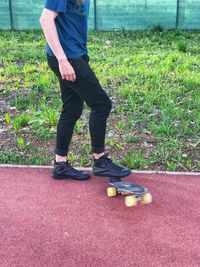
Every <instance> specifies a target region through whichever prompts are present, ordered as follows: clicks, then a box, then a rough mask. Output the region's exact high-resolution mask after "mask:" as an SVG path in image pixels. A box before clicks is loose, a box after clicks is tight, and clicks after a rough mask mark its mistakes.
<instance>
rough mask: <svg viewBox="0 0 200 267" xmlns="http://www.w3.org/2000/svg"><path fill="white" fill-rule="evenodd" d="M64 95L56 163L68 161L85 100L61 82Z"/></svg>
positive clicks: (59, 123) (56, 148)
mask: <svg viewBox="0 0 200 267" xmlns="http://www.w3.org/2000/svg"><path fill="white" fill-rule="evenodd" d="M59 82H60V89H61V94H62V102H63V107H62V112H61V114H60V119H59V122H58V125H57V137H56V147H55V150H54V152H55V154H56V161H62V160H63V159H64V158H66V159H67V154H68V149H69V145H70V142H71V138H72V134H73V130H74V126H75V124H76V121H77V120H78V119H79V118H80V116H81V114H82V111H83V102H84V101H83V100H82V98H81V97H80V96H79V95H77V94H76V93H75V92H74V91H73V90H72V89H71V88H69V87H68V85H67V84H66V83H65V82H64V81H61V80H59Z"/></svg>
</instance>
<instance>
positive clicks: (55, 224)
mask: <svg viewBox="0 0 200 267" xmlns="http://www.w3.org/2000/svg"><path fill="white" fill-rule="evenodd" d="M50 174H51V169H50V168H47V169H42V168H11V167H2V168H0V182H1V185H0V267H18V266H20V267H21V266H26V267H35V266H37V267H43V266H45V267H61V266H62V267H68V266H69V267H73V266H76V267H79V266H80V267H87V266H95V267H101V266H102V267H109V266H127V267H131V266H137V267H140V266H142V267H143V266H147V267H151V266H153V267H160V266H162V267H166V266H170V267H174V266H181V267H195V266H200V175H199V176H184V175H176V176H175V175H160V174H133V175H131V176H129V177H127V178H125V180H126V181H133V182H136V183H139V184H142V185H144V186H146V187H148V189H149V191H150V192H151V193H152V194H153V202H152V203H151V204H148V205H142V204H139V205H138V206H137V207H131V208H127V207H125V205H124V196H121V195H120V196H117V197H114V198H108V197H107V195H106V189H107V186H108V184H107V180H106V178H102V177H98V178H97V177H94V176H93V177H92V178H91V180H89V181H85V182H78V181H73V180H64V181H55V180H53V179H52V178H51V175H50Z"/></svg>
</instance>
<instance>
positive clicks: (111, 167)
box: [93, 153, 132, 178]
mask: <svg viewBox="0 0 200 267" xmlns="http://www.w3.org/2000/svg"><path fill="white" fill-rule="evenodd" d="M93 159H94V165H93V173H94V175H96V176H108V177H119V178H122V177H126V176H128V175H130V174H131V173H132V172H131V170H130V169H128V168H123V167H120V166H118V165H116V164H114V163H113V162H112V160H111V159H109V158H108V153H105V154H104V155H103V156H102V157H100V158H99V159H95V158H94V157H93Z"/></svg>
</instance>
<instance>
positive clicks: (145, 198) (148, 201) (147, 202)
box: [141, 193, 152, 204]
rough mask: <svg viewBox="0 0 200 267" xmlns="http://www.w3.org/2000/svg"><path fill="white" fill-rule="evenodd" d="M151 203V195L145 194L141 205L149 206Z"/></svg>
mask: <svg viewBox="0 0 200 267" xmlns="http://www.w3.org/2000/svg"><path fill="white" fill-rule="evenodd" d="M151 202H152V195H151V193H146V194H144V195H143V196H142V201H141V203H142V204H149V203H151Z"/></svg>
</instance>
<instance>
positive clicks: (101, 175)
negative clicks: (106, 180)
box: [93, 172, 132, 178]
mask: <svg viewBox="0 0 200 267" xmlns="http://www.w3.org/2000/svg"><path fill="white" fill-rule="evenodd" d="M131 173H132V172H130V173H128V174H125V175H121V176H119V175H116V176H112V175H107V174H104V173H102V174H99V173H95V172H93V174H94V175H95V176H98V177H116V178H123V177H127V176H129V175H131Z"/></svg>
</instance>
